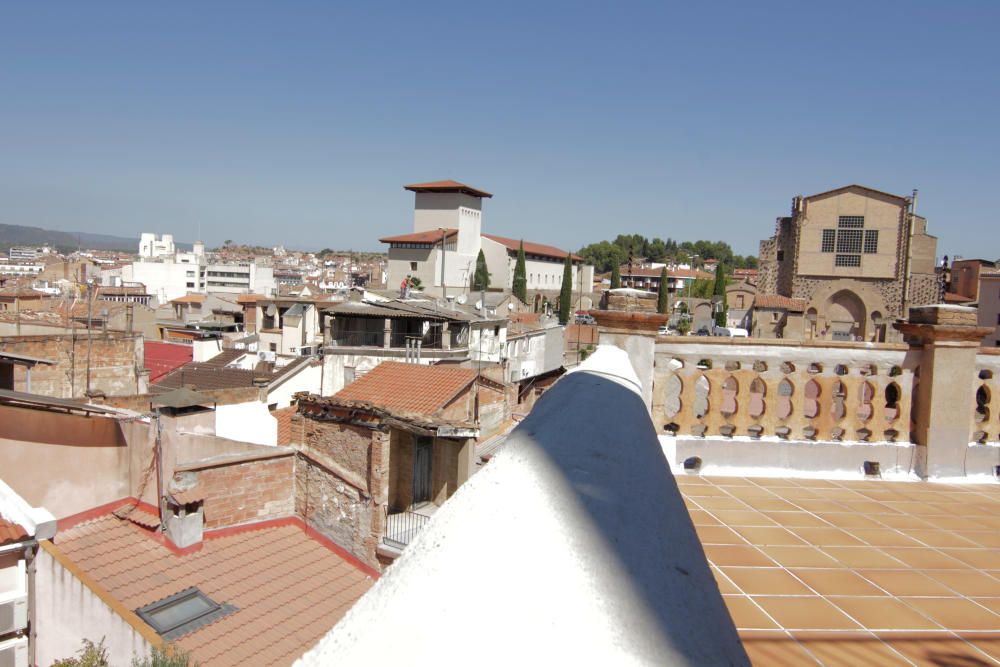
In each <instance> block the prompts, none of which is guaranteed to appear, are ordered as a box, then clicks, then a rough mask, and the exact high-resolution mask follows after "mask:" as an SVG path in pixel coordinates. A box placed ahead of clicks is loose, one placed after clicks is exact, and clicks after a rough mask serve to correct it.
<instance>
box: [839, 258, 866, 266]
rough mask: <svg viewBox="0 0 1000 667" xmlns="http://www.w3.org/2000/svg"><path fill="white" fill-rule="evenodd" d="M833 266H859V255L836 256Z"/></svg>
mask: <svg viewBox="0 0 1000 667" xmlns="http://www.w3.org/2000/svg"><path fill="white" fill-rule="evenodd" d="M834 265H835V266H861V255H837V258H836V260H835V261H834Z"/></svg>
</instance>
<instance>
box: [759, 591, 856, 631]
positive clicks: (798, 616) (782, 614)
mask: <svg viewBox="0 0 1000 667" xmlns="http://www.w3.org/2000/svg"><path fill="white" fill-rule="evenodd" d="M754 601H756V602H757V603H758V604H759V605H760V606H761V607H763V608H764V611H766V612H767V613H768V614H769V615H770V616H771V617H772V618H774V620H776V621H777V622H778V623H779V624H780V625H781V626H782V627H784V628H786V629H800V630H853V629H858V628H859V627H860V626H858V624H857V623H855V622H854V621H852V620H851V619H849V618H848V617H847V616H845V615H844V614H843V613H842V612H841V611H840V610H838V609H837V608H836V607H834V606H833V605H832V604H830V603H829V602H828V601H826V600H824V599H823V598H821V597H767V596H754Z"/></svg>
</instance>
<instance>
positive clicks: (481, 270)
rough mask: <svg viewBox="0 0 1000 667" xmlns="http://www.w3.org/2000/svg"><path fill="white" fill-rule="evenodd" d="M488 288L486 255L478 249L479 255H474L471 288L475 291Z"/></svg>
mask: <svg viewBox="0 0 1000 667" xmlns="http://www.w3.org/2000/svg"><path fill="white" fill-rule="evenodd" d="M489 288H490V272H489V271H487V270H486V255H484V254H483V251H482V249H480V250H479V257H476V273H475V275H474V276H473V277H472V289H474V290H476V291H482V290H487V289H489Z"/></svg>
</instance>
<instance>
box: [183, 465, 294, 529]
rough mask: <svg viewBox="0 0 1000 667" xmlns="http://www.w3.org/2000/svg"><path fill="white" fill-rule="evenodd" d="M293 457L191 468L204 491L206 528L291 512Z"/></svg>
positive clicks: (292, 506)
mask: <svg viewBox="0 0 1000 667" xmlns="http://www.w3.org/2000/svg"><path fill="white" fill-rule="evenodd" d="M294 460H295V457H294V456H293V455H291V454H289V455H288V456H281V457H277V458H268V459H258V460H254V461H244V462H240V463H234V464H232V465H226V466H216V467H211V468H203V469H200V470H194V471H189V472H192V473H193V474H194V477H195V479H196V480H197V484H198V488H199V489H202V490H203V491H204V494H205V529H206V530H211V529H213V528H223V527H225V526H234V525H238V524H241V523H249V522H253V521H264V520H266V519H276V518H280V517H287V516H291V515H292V513H293V512H294V510H295V502H294V492H295V487H294V475H293V473H294Z"/></svg>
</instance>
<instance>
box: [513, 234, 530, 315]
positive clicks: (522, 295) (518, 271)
mask: <svg viewBox="0 0 1000 667" xmlns="http://www.w3.org/2000/svg"><path fill="white" fill-rule="evenodd" d="M527 270H528V269H527V267H526V264H525V259H524V241H521V247H520V248H518V249H517V264H515V265H514V286H513V292H514V296H516V297H517V298H518V299H520V300H521V301H522V302H524V303H528V274H527Z"/></svg>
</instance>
